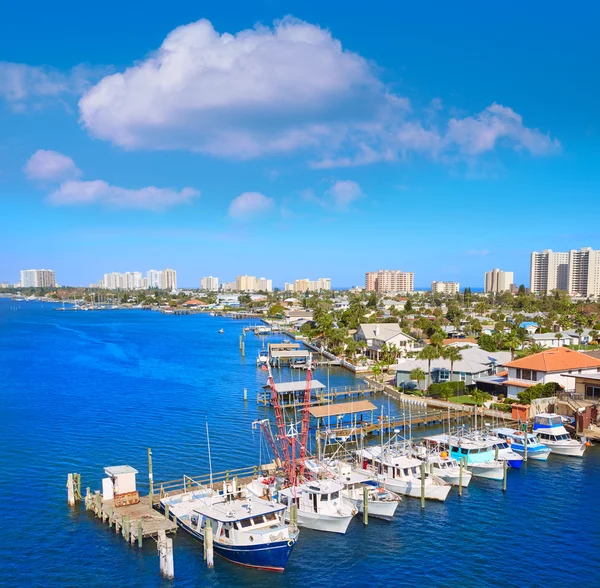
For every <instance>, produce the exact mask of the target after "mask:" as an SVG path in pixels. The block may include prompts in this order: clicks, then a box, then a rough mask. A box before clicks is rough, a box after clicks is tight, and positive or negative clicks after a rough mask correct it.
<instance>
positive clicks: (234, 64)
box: [80, 18, 407, 157]
mask: <svg viewBox="0 0 600 588" xmlns="http://www.w3.org/2000/svg"><path fill="white" fill-rule="evenodd" d="M374 103H376V104H374ZM383 105H385V106H386V107H388V108H392V109H397V110H403V109H405V108H406V107H407V101H406V99H403V98H400V97H395V96H392V95H389V94H387V93H385V92H384V90H383V88H382V85H381V83H380V82H379V81H378V80H377V79H376V77H375V76H374V75H373V72H372V68H371V66H370V65H369V63H368V62H367V61H366V60H365V59H363V58H362V57H361V56H359V55H357V54H355V53H351V52H349V51H347V50H344V49H343V48H342V45H341V43H340V42H339V41H338V40H336V39H334V38H333V37H332V36H331V34H330V33H329V32H328V31H326V30H323V29H321V28H319V27H317V26H314V25H311V24H309V23H306V22H303V21H299V20H296V19H292V18H285V19H283V20H282V21H277V22H276V23H275V24H274V26H273V28H267V27H256V28H255V29H252V30H244V31H241V32H239V33H237V34H235V35H231V34H229V33H223V34H219V33H218V32H216V31H215V30H214V28H213V26H212V24H211V23H210V22H209V21H207V20H200V21H198V22H194V23H191V24H188V25H184V26H181V27H178V28H177V29H175V30H174V31H172V32H171V33H169V35H168V36H167V37H166V39H165V40H164V42H163V43H162V45H161V47H160V48H159V49H158V51H156V52H155V53H153V54H152V55H151V56H149V57H148V58H147V59H145V60H143V61H141V62H140V63H138V64H136V65H134V66H132V67H130V68H129V69H127V70H125V71H124V72H123V73H117V74H114V75H110V76H107V77H105V78H104V79H103V80H101V81H100V82H99V83H98V84H97V85H96V86H94V87H93V88H91V89H90V90H89V91H88V92H86V93H85V95H84V96H83V97H82V99H81V101H80V113H81V120H82V122H83V124H84V125H85V127H86V128H87V129H88V130H89V131H90V133H92V134H93V135H95V136H97V137H100V138H102V139H106V140H109V141H111V142H113V143H116V144H118V145H121V146H123V147H127V148H148V147H149V148H162V149H175V148H187V149H191V150H194V151H201V152H206V153H212V154H217V155H224V156H233V157H254V156H257V155H260V154H262V153H267V152H286V151H291V150H294V149H299V148H304V147H311V148H315V147H318V146H319V145H320V144H321V143H327V144H331V143H335V142H336V141H338V140H340V138H342V137H343V136H344V135H345V134H346V132H347V131H346V127H347V123H346V120H347V119H348V118H349V117H351V118H352V120H369V118H371V117H372V116H373V115H374V110H373V109H374V108H379V107H380V106H383Z"/></svg>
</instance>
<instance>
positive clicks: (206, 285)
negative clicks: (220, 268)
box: [200, 276, 219, 292]
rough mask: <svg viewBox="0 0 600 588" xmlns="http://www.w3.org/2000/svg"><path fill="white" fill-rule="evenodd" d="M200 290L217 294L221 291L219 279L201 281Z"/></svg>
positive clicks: (211, 278)
mask: <svg viewBox="0 0 600 588" xmlns="http://www.w3.org/2000/svg"><path fill="white" fill-rule="evenodd" d="M200 288H202V290H210V291H211V292H216V291H217V290H218V289H219V278H215V277H214V276H207V277H205V278H202V279H201V280H200Z"/></svg>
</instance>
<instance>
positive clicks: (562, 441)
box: [533, 412, 590, 457]
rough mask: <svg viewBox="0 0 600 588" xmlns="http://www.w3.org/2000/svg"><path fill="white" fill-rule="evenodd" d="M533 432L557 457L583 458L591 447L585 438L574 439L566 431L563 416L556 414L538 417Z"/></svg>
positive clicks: (534, 421) (544, 414) (542, 414)
mask: <svg viewBox="0 0 600 588" xmlns="http://www.w3.org/2000/svg"><path fill="white" fill-rule="evenodd" d="M533 432H534V433H537V435H538V436H539V439H540V441H541V442H542V443H543V444H544V445H546V447H548V448H550V449H551V450H552V453H556V454H557V455H569V456H572V457H583V454H584V452H585V450H586V448H587V447H589V446H590V444H589V442H588V441H587V440H586V438H585V437H582V438H581V440H579V441H578V440H577V439H573V438H572V437H571V435H569V433H568V432H567V430H566V429H565V427H564V425H563V421H562V418H561V416H560V415H558V414H555V413H547V412H544V413H541V414H538V415H536V416H535V418H534V419H533Z"/></svg>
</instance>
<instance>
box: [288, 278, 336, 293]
mask: <svg viewBox="0 0 600 588" xmlns="http://www.w3.org/2000/svg"><path fill="white" fill-rule="evenodd" d="M286 286H289V287H290V289H291V290H293V291H294V292H319V291H320V290H331V279H330V278H318V279H317V280H309V279H308V278H302V279H300V280H294V283H293V284H287V283H286ZM286 289H287V288H286Z"/></svg>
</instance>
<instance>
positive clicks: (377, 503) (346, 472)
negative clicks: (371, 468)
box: [306, 460, 402, 521]
mask: <svg viewBox="0 0 600 588" xmlns="http://www.w3.org/2000/svg"><path fill="white" fill-rule="evenodd" d="M306 467H307V469H308V470H309V471H311V472H326V473H328V474H329V475H332V476H333V479H334V480H336V481H337V482H339V483H340V484H342V485H343V486H344V488H343V490H342V494H343V495H344V496H345V497H346V498H347V499H348V500H349V501H350V502H352V504H354V506H355V507H356V508H357V510H358V512H359V513H361V514H362V513H364V500H365V495H364V493H365V488H366V489H367V508H368V514H369V516H372V517H375V518H378V519H384V520H387V521H389V520H391V519H392V518H393V516H394V513H395V512H396V508H398V504H399V503H400V502H402V498H400V496H398V494H396V493H394V492H392V491H391V490H389V489H388V488H385V487H384V486H383V485H382V484H381V483H380V482H378V481H377V480H373V479H372V478H371V477H370V476H369V475H366V474H364V473H362V472H357V471H353V470H352V466H351V465H350V464H349V463H346V462H343V461H340V460H331V461H326V462H324V464H323V465H321V464H319V463H318V462H316V461H315V460H307V462H306Z"/></svg>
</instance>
